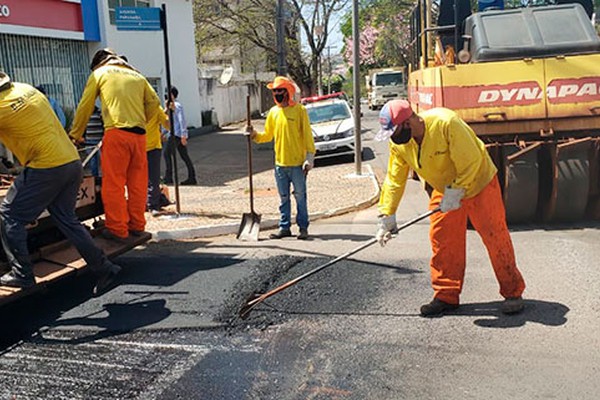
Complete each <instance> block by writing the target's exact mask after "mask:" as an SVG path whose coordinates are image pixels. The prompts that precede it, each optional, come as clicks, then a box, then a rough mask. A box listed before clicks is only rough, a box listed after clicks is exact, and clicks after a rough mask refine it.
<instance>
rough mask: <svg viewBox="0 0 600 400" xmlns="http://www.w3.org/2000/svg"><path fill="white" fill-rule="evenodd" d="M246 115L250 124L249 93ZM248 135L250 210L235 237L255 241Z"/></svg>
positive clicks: (256, 218) (256, 227)
mask: <svg viewBox="0 0 600 400" xmlns="http://www.w3.org/2000/svg"><path fill="white" fill-rule="evenodd" d="M246 115H247V121H248V126H249V127H250V126H252V119H251V116H250V95H249V94H248V95H247V96H246ZM247 137H248V181H249V182H250V212H249V213H244V214H243V215H242V223H241V224H240V229H239V230H238V234H237V238H238V239H240V240H244V241H249V240H252V241H257V240H258V232H259V231H260V214H257V213H255V212H254V188H253V186H252V139H250V135H248V136H247Z"/></svg>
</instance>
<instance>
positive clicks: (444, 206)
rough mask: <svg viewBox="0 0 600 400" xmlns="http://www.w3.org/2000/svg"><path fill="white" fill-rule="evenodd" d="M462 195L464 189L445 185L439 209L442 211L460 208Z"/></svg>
mask: <svg viewBox="0 0 600 400" xmlns="http://www.w3.org/2000/svg"><path fill="white" fill-rule="evenodd" d="M464 195H465V189H463V188H457V189H453V188H451V187H450V186H447V187H446V190H445V191H444V197H442V202H441V203H440V210H442V212H448V211H452V210H458V209H459V208H460V201H461V200H462V198H463V196H464Z"/></svg>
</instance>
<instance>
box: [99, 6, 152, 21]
mask: <svg viewBox="0 0 600 400" xmlns="http://www.w3.org/2000/svg"><path fill="white" fill-rule="evenodd" d="M117 7H150V0H108V15H109V18H110V24H111V25H114V24H115V18H116V17H115V8H117Z"/></svg>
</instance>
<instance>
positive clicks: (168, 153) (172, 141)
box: [164, 136, 196, 183]
mask: <svg viewBox="0 0 600 400" xmlns="http://www.w3.org/2000/svg"><path fill="white" fill-rule="evenodd" d="M174 146H176V147H177V151H178V152H179V155H180V156H181V159H182V160H183V162H184V163H185V166H186V167H187V174H188V175H187V179H188V180H191V181H195V180H196V171H195V170H194V163H192V160H191V159H190V156H189V154H188V151H187V146H184V145H183V144H181V138H180V137H177V136H169V140H167V144H166V146H165V149H164V155H165V164H166V165H167V168H166V170H165V178H164V179H165V182H167V183H170V182H173V158H172V157H173V156H175V152H174V151H173V147H174Z"/></svg>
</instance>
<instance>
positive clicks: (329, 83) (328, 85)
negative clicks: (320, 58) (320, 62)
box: [327, 46, 331, 94]
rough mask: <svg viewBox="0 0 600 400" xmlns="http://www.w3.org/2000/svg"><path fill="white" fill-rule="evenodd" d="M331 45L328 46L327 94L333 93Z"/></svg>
mask: <svg viewBox="0 0 600 400" xmlns="http://www.w3.org/2000/svg"><path fill="white" fill-rule="evenodd" d="M330 48H331V46H327V94H331V53H330V52H329V49H330Z"/></svg>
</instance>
